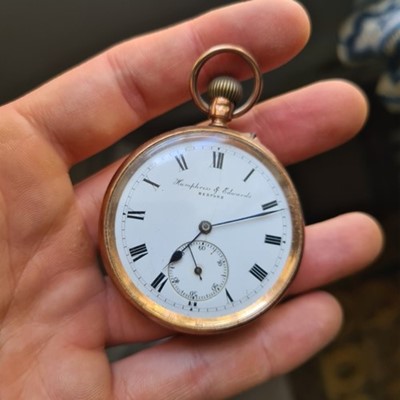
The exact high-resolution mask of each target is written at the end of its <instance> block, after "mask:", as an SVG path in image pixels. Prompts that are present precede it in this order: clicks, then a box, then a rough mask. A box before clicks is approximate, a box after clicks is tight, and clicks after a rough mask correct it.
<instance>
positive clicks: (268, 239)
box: [264, 235, 282, 246]
mask: <svg viewBox="0 0 400 400" xmlns="http://www.w3.org/2000/svg"><path fill="white" fill-rule="evenodd" d="M264 242H265V243H268V244H274V245H276V246H280V245H281V243H282V238H281V237H280V236H273V235H265V240H264Z"/></svg>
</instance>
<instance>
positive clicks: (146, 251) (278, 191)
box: [101, 127, 303, 333]
mask: <svg viewBox="0 0 400 400" xmlns="http://www.w3.org/2000/svg"><path fill="white" fill-rule="evenodd" d="M101 230H102V232H103V235H102V246H101V248H102V254H103V259H104V260H105V262H106V266H107V269H108V271H109V273H110V275H111V276H112V277H113V279H114V281H115V283H116V284H117V286H118V287H119V288H120V289H121V290H122V292H123V293H124V294H125V295H126V297H127V298H128V299H129V300H130V301H132V302H133V303H134V304H135V305H136V306H138V307H139V308H140V309H141V310H142V311H144V312H145V313H147V314H149V315H150V316H152V317H154V318H156V319H157V320H159V321H160V322H161V323H164V324H166V325H168V326H172V327H174V328H175V329H178V330H182V331H186V332H200V333H201V332H204V333H208V332H216V331H221V330H226V329H230V328H234V327H237V326H239V325H242V324H243V323H245V322H248V321H249V320H251V319H253V318H255V317H256V316H257V315H259V314H260V313H262V312H264V311H265V310H266V309H268V308H269V307H271V305H273V304H274V303H275V302H276V301H277V300H278V299H279V298H280V297H281V295H282V294H283V292H284V290H285V288H286V287H287V285H288V284H289V283H290V281H291V280H292V278H293V276H294V274H295V272H296V268H297V265H298V262H299V259H300V256H301V252H302V245H303V223H302V218H301V211H300V206H299V203H298V199H297V196H296V193H295V191H294V189H293V187H292V184H291V183H290V180H289V178H288V176H287V174H286V173H285V171H284V170H283V168H282V167H281V166H280V165H279V163H278V162H277V161H276V160H275V158H274V157H273V156H272V155H271V154H270V153H269V152H267V151H266V150H265V149H263V148H261V147H260V146H258V145H256V144H254V143H252V141H250V140H248V139H245V138H243V137H241V136H240V135H238V134H236V133H234V132H233V131H229V130H227V129H223V128H212V127H211V128H188V129H183V130H181V131H176V132H174V133H171V134H167V135H165V136H163V137H161V138H159V139H156V140H155V141H153V142H151V143H150V144H147V145H146V146H144V147H142V148H140V149H139V150H138V151H137V152H135V153H134V154H133V155H132V156H131V157H130V158H129V159H128V160H127V161H126V162H125V164H124V165H123V166H122V168H121V169H120V171H119V172H118V173H117V175H116V176H115V177H114V179H113V181H112V184H111V186H110V188H109V190H108V193H107V195H106V199H105V202H104V208H103V218H102V227H101Z"/></svg>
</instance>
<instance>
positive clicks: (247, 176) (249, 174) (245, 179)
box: [243, 168, 255, 182]
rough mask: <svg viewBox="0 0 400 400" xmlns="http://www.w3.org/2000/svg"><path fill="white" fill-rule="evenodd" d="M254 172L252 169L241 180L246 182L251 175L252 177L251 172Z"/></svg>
mask: <svg viewBox="0 0 400 400" xmlns="http://www.w3.org/2000/svg"><path fill="white" fill-rule="evenodd" d="M254 171H255V169H254V168H253V169H252V170H251V171H250V172H249V173H248V174H247V175H246V177H245V178H244V179H243V182H247V179H249V178H250V177H251V175H253V172H254Z"/></svg>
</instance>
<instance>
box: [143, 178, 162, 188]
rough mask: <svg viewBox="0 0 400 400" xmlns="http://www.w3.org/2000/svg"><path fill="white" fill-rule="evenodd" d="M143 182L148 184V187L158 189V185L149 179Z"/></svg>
mask: <svg viewBox="0 0 400 400" xmlns="http://www.w3.org/2000/svg"><path fill="white" fill-rule="evenodd" d="M143 182H146V183H148V184H149V185H151V186H153V187H155V188H156V189H158V188H159V187H160V185H159V184H158V183H155V182H153V181H151V180H150V179H147V178H144V179H143Z"/></svg>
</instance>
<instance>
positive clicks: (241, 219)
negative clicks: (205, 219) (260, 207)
mask: <svg viewBox="0 0 400 400" xmlns="http://www.w3.org/2000/svg"><path fill="white" fill-rule="evenodd" d="M283 210H284V208H280V209H279V210H273V211H265V212H262V213H258V214H253V215H248V216H247V217H242V218H236V219H231V220H229V221H224V222H218V223H217V224H212V226H213V227H214V226H220V225H226V224H231V223H233V222H239V221H245V220H246V219H252V218H258V217H263V216H264V215H269V214H275V213H277V212H279V211H283Z"/></svg>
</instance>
